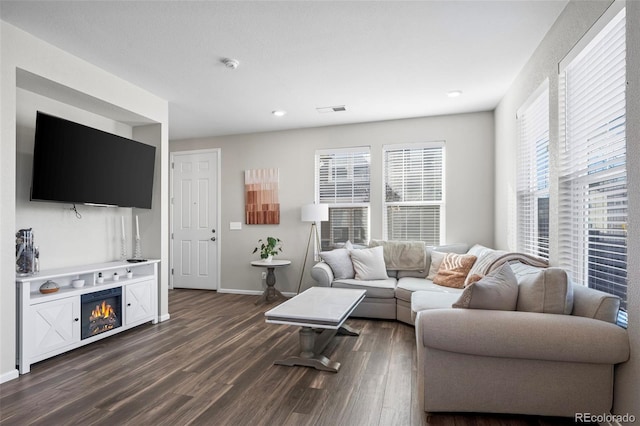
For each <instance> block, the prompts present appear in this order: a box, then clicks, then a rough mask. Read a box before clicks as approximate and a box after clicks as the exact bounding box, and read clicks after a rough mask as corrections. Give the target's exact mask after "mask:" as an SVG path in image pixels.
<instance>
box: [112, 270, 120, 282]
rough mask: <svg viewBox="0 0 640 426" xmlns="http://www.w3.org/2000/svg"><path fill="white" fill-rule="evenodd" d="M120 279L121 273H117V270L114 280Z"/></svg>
mask: <svg viewBox="0 0 640 426" xmlns="http://www.w3.org/2000/svg"><path fill="white" fill-rule="evenodd" d="M119 279H120V275H118V273H117V272H114V274H113V280H114V281H118V280H119Z"/></svg>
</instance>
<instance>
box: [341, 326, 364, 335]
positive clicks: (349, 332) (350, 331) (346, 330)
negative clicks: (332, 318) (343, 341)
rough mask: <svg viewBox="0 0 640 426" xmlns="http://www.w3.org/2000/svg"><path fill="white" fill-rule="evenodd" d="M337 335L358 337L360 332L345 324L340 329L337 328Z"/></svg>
mask: <svg viewBox="0 0 640 426" xmlns="http://www.w3.org/2000/svg"><path fill="white" fill-rule="evenodd" d="M338 334H341V335H343V336H359V335H360V332H359V331H357V330H356V329H355V328H353V327H349V326H348V325H347V324H342V325H341V326H340V328H338Z"/></svg>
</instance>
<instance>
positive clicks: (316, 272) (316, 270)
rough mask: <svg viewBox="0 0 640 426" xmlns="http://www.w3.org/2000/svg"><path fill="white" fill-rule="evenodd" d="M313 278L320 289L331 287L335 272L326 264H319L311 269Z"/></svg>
mask: <svg viewBox="0 0 640 426" xmlns="http://www.w3.org/2000/svg"><path fill="white" fill-rule="evenodd" d="M311 277H312V278H313V279H314V280H316V282H317V283H318V285H319V286H320V287H331V283H332V282H333V279H334V275H333V270H332V269H331V267H330V266H329V265H327V264H326V263H325V262H318V263H316V264H315V265H313V268H311Z"/></svg>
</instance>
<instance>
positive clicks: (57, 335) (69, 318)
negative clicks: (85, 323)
mask: <svg viewBox="0 0 640 426" xmlns="http://www.w3.org/2000/svg"><path fill="white" fill-rule="evenodd" d="M31 310H32V315H31V316H30V317H31V320H32V321H33V322H32V326H33V333H32V344H33V350H32V351H30V352H31V356H32V357H36V356H38V355H41V354H44V353H47V352H51V351H53V350H56V349H59V348H63V347H65V346H69V345H71V344H73V343H76V342H79V341H80V298H79V297H69V298H67V299H60V300H54V301H52V302H45V303H40V304H37V305H33V306H31Z"/></svg>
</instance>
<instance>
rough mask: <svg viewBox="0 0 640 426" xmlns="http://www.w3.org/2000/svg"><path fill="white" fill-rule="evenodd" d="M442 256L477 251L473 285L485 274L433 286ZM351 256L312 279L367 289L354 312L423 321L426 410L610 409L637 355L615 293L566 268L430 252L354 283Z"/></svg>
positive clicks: (421, 370) (567, 412)
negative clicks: (624, 367)
mask: <svg viewBox="0 0 640 426" xmlns="http://www.w3.org/2000/svg"><path fill="white" fill-rule="evenodd" d="M344 250H345V251H346V252H347V254H349V253H351V254H353V253H354V251H350V250H348V249H344ZM434 252H436V253H434ZM443 252H449V253H467V254H469V253H471V254H474V255H475V257H476V260H475V263H474V265H473V267H472V269H471V271H469V273H468V277H467V278H466V280H470V279H471V277H472V275H473V273H474V272H475V273H478V276H480V277H482V278H481V279H480V280H479V281H477V282H475V283H474V284H470V283H471V281H469V283H467V282H466V281H465V284H470V285H466V286H465V288H450V287H443V286H441V285H438V284H435V283H434V282H433V280H432V279H428V278H426V277H429V276H432V274H433V268H431V263H432V262H431V261H432V257H433V258H434V263H435V258H436V257H440V256H442V253H443ZM344 254H345V253H344V252H340V254H339V256H338V253H335V254H334V255H333V256H334V258H332V257H331V256H332V255H329V256H327V260H329V262H326V261H323V262H320V263H318V264H316V265H315V266H314V267H313V268H312V276H313V278H314V279H315V280H316V281H317V282H318V285H323V286H333V287H340V288H361V289H366V290H367V295H366V297H365V299H364V301H363V302H362V303H361V306H359V307H358V309H357V310H356V311H354V313H353V316H359V317H366V318H381V319H397V320H399V321H403V322H405V323H408V324H415V330H416V342H417V354H418V358H417V362H418V377H417V383H418V392H419V402H420V404H421V406H422V408H423V409H424V411H426V412H489V413H515V414H531V415H544V416H568V417H572V416H574V414H575V413H607V412H609V411H610V410H611V408H612V404H613V389H614V386H613V382H614V370H615V366H616V365H617V364H620V363H623V362H625V361H627V360H628V358H629V350H630V349H629V338H628V335H627V331H626V329H624V328H622V327H619V326H617V325H616V324H615V323H616V318H617V313H618V310H619V306H620V300H619V298H617V297H616V296H612V295H610V294H607V293H603V292H600V291H597V290H593V289H590V288H586V287H583V286H574V285H573V284H572V283H571V282H570V280H569V279H568V278H567V274H566V273H565V271H564V270H562V269H560V268H548V267H546V265H544V262H540V261H539V260H538V259H535V258H531V257H529V256H526V255H521V254H518V253H506V252H500V251H496V250H492V249H489V248H486V247H482V246H479V245H475V246H473V247H471V248H469V247H468V245H466V244H456V245H449V246H440V247H437V248H435V249H430V250H427V252H426V255H425V259H424V264H425V266H424V267H423V268H422V269H419V268H411V269H410V270H395V269H393V270H392V269H389V270H387V272H386V274H387V276H386V277H382V276H381V273H380V272H378V277H380V278H382V279H374V280H367V279H362V277H357V274H356V276H354V277H350V271H349V270H348V266H349V265H348V263H347V262H346V258H345V257H344ZM336 259H338V260H340V261H341V262H342V264H341V263H340V262H336ZM386 261H387V259H385V263H386ZM330 263H331V264H332V266H330ZM334 267H335V269H336V271H337V274H336V273H334ZM430 269H431V275H430V271H429V270H430ZM366 272H367V271H365V275H366ZM357 278H360V279H357ZM474 279H477V277H476V278H474ZM453 305H455V306H456V308H463V309H456V308H454V307H453ZM464 308H466V309H464Z"/></svg>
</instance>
